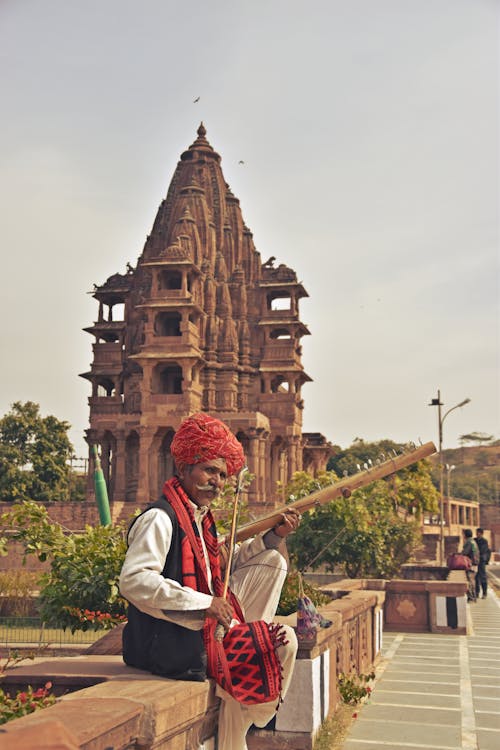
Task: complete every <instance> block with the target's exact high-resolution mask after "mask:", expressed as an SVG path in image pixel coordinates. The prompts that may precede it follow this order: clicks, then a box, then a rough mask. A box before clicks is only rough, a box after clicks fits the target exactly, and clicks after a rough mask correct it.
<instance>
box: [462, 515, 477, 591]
mask: <svg viewBox="0 0 500 750" xmlns="http://www.w3.org/2000/svg"><path fill="white" fill-rule="evenodd" d="M462 536H463V540H464V546H463V548H462V555H465V557H468V558H469V560H470V562H471V566H470V568H469V570H466V571H465V572H466V575H467V581H468V582H469V589H468V592H467V601H469V602H475V601H476V573H477V568H478V565H479V548H478V546H477V544H476V542H475V540H474V539H473V538H472V529H464V530H463V531H462Z"/></svg>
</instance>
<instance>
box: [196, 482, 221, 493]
mask: <svg viewBox="0 0 500 750" xmlns="http://www.w3.org/2000/svg"><path fill="white" fill-rule="evenodd" d="M196 489H197V490H199V491H200V492H215V494H216V495H218V494H219V490H218V489H217V487H214V486H213V484H197V485H196Z"/></svg>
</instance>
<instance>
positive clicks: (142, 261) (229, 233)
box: [82, 124, 331, 510]
mask: <svg viewBox="0 0 500 750" xmlns="http://www.w3.org/2000/svg"><path fill="white" fill-rule="evenodd" d="M93 296H94V298H95V299H96V300H97V302H98V303H99V312H98V317H97V320H96V322H95V323H94V324H93V325H92V326H91V327H89V328H86V329H85V330H86V331H88V333H90V334H91V335H92V336H93V337H94V339H95V342H94V344H93V361H92V364H91V368H90V372H87V373H84V374H83V375H82V377H83V378H86V379H87V380H89V381H90V383H91V385H92V395H91V396H90V398H89V405H90V429H89V430H87V441H88V443H89V446H92V445H93V444H95V443H98V444H99V445H100V447H101V456H102V458H101V462H102V467H103V471H104V475H105V478H106V481H107V486H108V494H109V497H110V500H115V501H127V502H133V503H136V504H144V503H147V502H149V501H150V500H156V498H157V497H158V496H159V494H160V491H161V487H162V485H163V482H164V481H165V479H167V478H168V477H170V476H171V475H172V473H173V461H172V457H171V454H170V443H171V441H172V437H173V435H174V433H175V430H176V429H177V428H178V426H179V424H180V422H181V421H182V420H183V419H184V418H185V417H186V416H188V415H189V414H192V413H194V412H197V411H208V412H209V413H210V414H213V415H214V416H217V417H219V418H220V419H222V420H223V421H224V422H226V424H227V425H229V427H230V428H231V429H232V431H233V432H234V433H235V434H236V435H237V437H238V439H239V440H240V441H241V443H242V445H243V447H244V450H245V454H246V457H247V464H248V468H249V470H250V472H252V474H255V480H254V481H253V482H252V484H251V486H250V488H249V491H248V503H249V507H250V509H252V508H253V509H255V510H258V508H259V507H260V508H262V507H263V505H265V504H266V505H273V504H274V502H275V501H276V500H278V499H280V498H279V492H278V491H277V482H278V481H279V482H281V483H282V485H284V484H286V482H287V481H288V480H289V479H290V477H291V476H292V474H293V473H294V472H295V471H298V470H301V469H305V470H308V471H310V472H311V473H312V474H315V473H316V472H317V471H318V470H320V469H323V468H325V466H326V462H327V460H328V457H329V455H330V453H331V446H330V444H329V443H328V442H327V441H326V439H325V438H324V437H323V436H322V435H321V434H319V433H303V432H302V412H303V408H304V401H303V397H302V386H303V385H304V383H306V382H307V381H309V380H311V378H310V377H309V376H308V375H307V374H306V373H305V371H304V368H303V366H302V361H301V354H302V349H301V343H300V342H301V338H302V336H305V335H308V334H309V331H308V329H307V327H306V326H305V325H304V323H303V322H302V321H301V320H300V317H299V300H300V299H301V298H302V297H307V296H308V295H307V292H306V290H305V289H304V287H303V286H302V284H301V283H300V281H298V280H297V275H296V273H295V271H294V270H292V269H291V268H288V266H286V265H284V264H279V265H275V258H270V259H269V260H266V261H265V262H264V263H263V262H262V260H261V256H260V253H259V252H258V251H257V250H256V248H255V245H254V242H253V237H252V233H251V231H250V230H249V229H248V227H247V226H246V224H245V222H244V220H243V216H242V213H241V209H240V205H239V201H238V199H237V198H236V197H235V196H234V195H233V193H232V192H231V189H230V188H229V186H228V185H227V183H226V181H225V179H224V175H223V173H222V168H221V159H220V156H219V154H217V153H216V152H215V151H214V149H213V148H212V146H211V145H210V143H209V142H208V140H207V138H206V130H205V128H204V126H203V124H201V125H200V127H199V128H198V133H197V138H196V140H195V141H194V143H193V144H192V145H191V146H190V147H189V148H188V149H187V150H186V151H184V153H183V154H182V155H181V157H180V161H179V163H178V165H177V167H176V170H175V173H174V176H173V178H172V181H171V183H170V187H169V189H168V193H167V197H166V198H165V200H163V201H162V203H161V205H160V207H159V209H158V213H157V215H156V218H155V221H154V224H153V228H152V230H151V234H150V235H148V237H147V239H146V242H145V245H144V249H143V251H142V254H141V256H140V257H139V259H138V261H137V265H136V267H135V268H133V267H132V266H131V265H130V264H128V265H127V272H126V273H124V274H120V273H116V274H114V275H113V276H111V277H110V278H109V279H107V281H106V282H105V283H104V284H102V285H101V286H97V285H96V286H95V287H94V292H93ZM88 491H89V496H91V495H92V493H93V488H92V482H91V481H90V480H89V487H88Z"/></svg>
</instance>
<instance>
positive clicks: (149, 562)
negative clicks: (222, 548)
mask: <svg viewBox="0 0 500 750" xmlns="http://www.w3.org/2000/svg"><path fill="white" fill-rule="evenodd" d="M193 509H194V512H195V521H196V523H197V525H198V527H199V529H200V537H201V539H202V544H203V546H204V541H203V534H202V531H201V521H202V517H203V515H204V512H203V509H199V508H197V507H196V506H193ZM172 531H173V529H172V521H171V520H170V518H169V516H168V515H167V513H165V512H164V511H163V510H161V509H160V508H151V509H150V510H148V511H146V512H145V513H143V514H142V515H141V516H139V518H138V519H137V520H136V521H135V523H134V525H133V526H132V528H131V530H130V533H129V547H128V550H127V554H126V556H125V561H124V563H123V566H122V570H121V573H120V580H119V585H120V593H121V595H122V596H123V597H125V599H127V600H128V601H129V602H131V603H132V604H134V605H135V606H136V607H137V609H139V610H141V611H142V612H145V613H146V614H148V615H151V616H152V617H156V618H158V619H160V620H168V621H170V622H174V623H177V624H178V625H182V626H183V627H185V628H189V629H190V630H200V629H201V628H202V627H203V623H204V620H205V611H206V610H207V609H208V608H209V607H210V605H211V604H212V598H213V597H212V596H211V595H210V594H204V593H202V592H200V591H194V589H191V588H189V587H188V586H183V585H182V584H180V583H178V582H177V581H174V580H172V579H171V578H164V577H163V576H162V570H163V568H164V565H165V561H166V559H167V554H168V552H169V550H170V545H171V543H172ZM264 536H265V539H264ZM281 541H282V539H281V537H279V536H277V535H276V534H274V533H273V532H267V533H266V534H265V535H262V534H259V535H258V536H256V537H254V538H253V539H249V540H247V541H246V542H243V543H242V544H241V545H240V546H239V548H238V549H237V550H236V552H235V565H236V564H237V565H241V564H245V563H247V562H248V561H249V560H250V559H251V558H252V557H254V556H255V555H257V554H259V553H260V552H262V551H263V550H265V549H269V548H275V547H277V546H278V544H279V543H280V542H281ZM205 559H206V560H207V569H208V574H209V585H210V587H211V575H210V566H209V565H208V558H207V555H206V550H205Z"/></svg>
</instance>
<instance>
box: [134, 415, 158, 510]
mask: <svg viewBox="0 0 500 750" xmlns="http://www.w3.org/2000/svg"><path fill="white" fill-rule="evenodd" d="M153 438H154V429H153V428H151V427H144V426H142V427H140V428H139V484H138V487H137V497H136V499H137V503H138V504H139V505H147V503H149V500H150V497H151V494H150V487H149V456H150V451H151V444H152V442H153Z"/></svg>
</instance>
